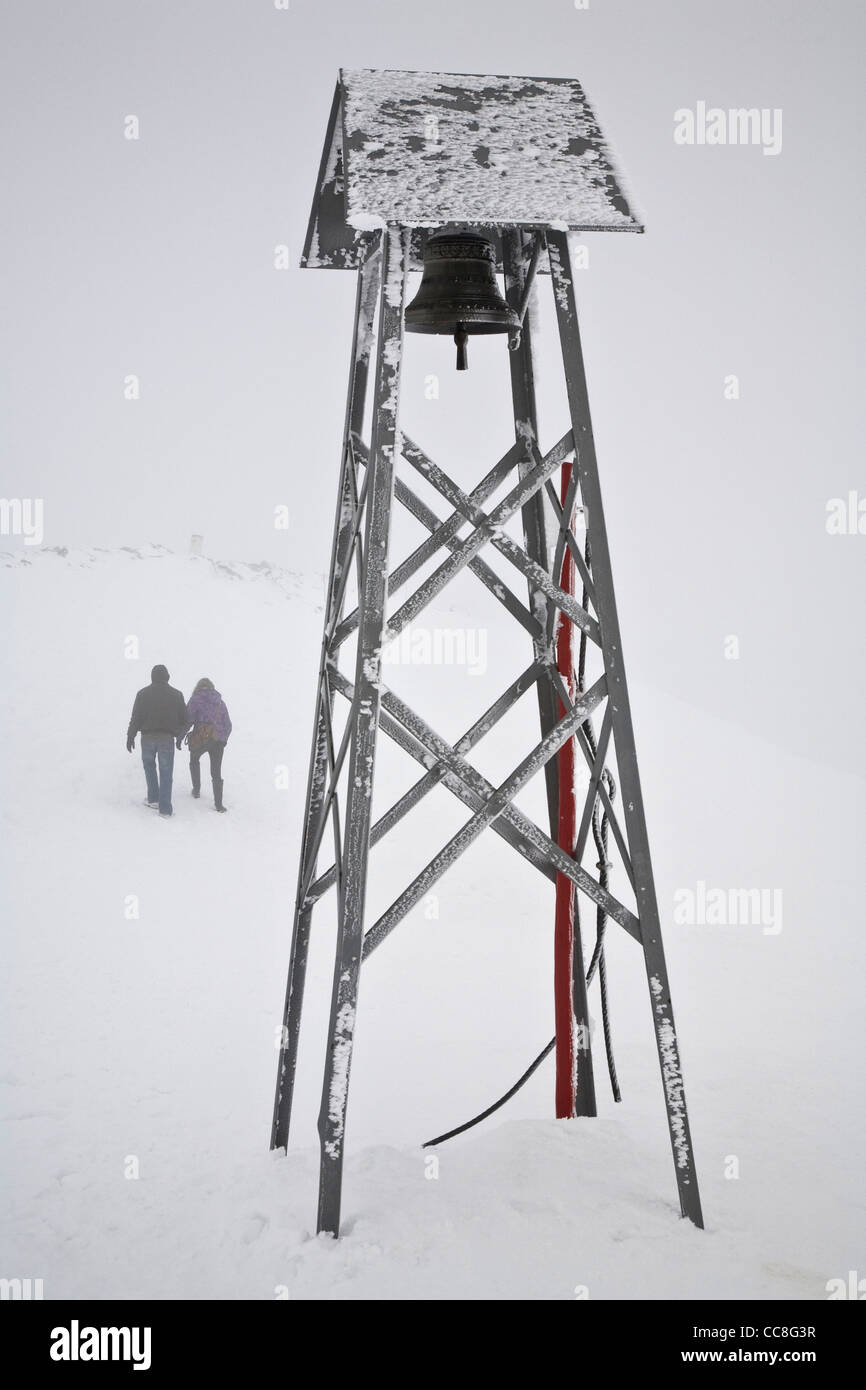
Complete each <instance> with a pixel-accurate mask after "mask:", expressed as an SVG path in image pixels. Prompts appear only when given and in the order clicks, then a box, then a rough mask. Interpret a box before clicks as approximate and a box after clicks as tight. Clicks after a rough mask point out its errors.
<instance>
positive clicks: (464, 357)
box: [454, 323, 469, 372]
mask: <svg viewBox="0 0 866 1390" xmlns="http://www.w3.org/2000/svg"><path fill="white" fill-rule="evenodd" d="M454 341H455V343H456V344H457V370H458V372H466V371H468V370H469V354H468V352H467V350H466V345H467V343H468V342H469V334H468V333H467V332H466V328H465V326H464V325H463V324H462V323H458V325H457V332H456V333H455V334H454Z"/></svg>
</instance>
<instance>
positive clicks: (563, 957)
mask: <svg viewBox="0 0 866 1390" xmlns="http://www.w3.org/2000/svg"><path fill="white" fill-rule="evenodd" d="M571 467H572V466H571V463H570V462H566V463H563V465H562V480H561V484H560V487H561V493H560V496H561V501H562V502H563V504H564V503H565V498H566V492H567V489H568V484H569V481H570V478H571ZM559 582H560V587H561V588H562V589H564V590H565V592H566V593H567V594H573V593H574V587H575V586H574V560H573V558H572V554H571V551H570V550H569V549H568V547H567V546H566V549H565V552H564V554H563V557H562V574H561V576H560V581H559ZM556 666H557V670H558V671H559V674H560V675H561V676H562V679H563V682H564V684H565V686H566V689H567V690H568V693H569V695H570V697H571V698H572V700H573V699H574V696H575V691H576V684H577V683H576V679H575V671H574V628H573V624H572V622H571V619H570V618H568V617H566V615H565V614H564V613H562V612H560V614H559V615H558V622H557V628H556ZM558 707H559V717H560V719H562V718H563V717H564V715H565V709H564V708H563V705H562V702H561V701H559V706H558ZM575 753H576V746H575V740H574V739H573V738H570V739H567V740H566V742H565V743H564V744H563V745H562V747H561V748H560V750H559V753H558V754H557V759H558V763H559V833H558V843H559V847H560V849H564V850H565V852H566V854H573V853H574V842H575V838H576V836H577V793H576V789H575V785H574V759H575ZM573 962H574V884H573V883H572V881H571V879H570V878H567V877H566V875H565V874H557V876H556V920H555V926H554V937H553V999H554V1018H555V1020H556V1117H557V1119H559V1120H562V1119H571V1118H572V1117H573V1116H574V1113H575V1108H574V1098H575V1087H576V1081H577V1076H576V1070H575V1058H576V1054H575V1045H574V979H573Z"/></svg>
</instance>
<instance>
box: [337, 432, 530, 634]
mask: <svg viewBox="0 0 866 1390" xmlns="http://www.w3.org/2000/svg"><path fill="white" fill-rule="evenodd" d="M354 447H355V453H356V454H357V455H358V457H359V458H360V460H361V462H362V463H363V464H364V465H365V466H366V464H367V449H366V447H365V445H364V444H363V443H362V441H361V440H360V439H357V440H355V445H354ZM521 458H522V451H521V450H520V449H519V448H518V446H517V445H516V444H512V446H511V448H510V449H509V450H508V452H507V453H506V454H503V456H502V458H501V459H500V460H499V462H498V463H497V464H496V465H495V466H494V467H493V468H491V470H490V472H489V473H487V474H486V475H485V477H483V478H482V479H481V482H480V483H479V484H478V486H477V487H475V488H473V490H472V492H471V493H470V494H469V496H470V497H471V499H472V501H473V502H475V503H480V502H485V501H486V500H487V498H488V497H489V496H490V495H491V494H492V493H494V492H495V491H496V489H497V488H498V487H499V485H500V483H502V482H504V480H505V479H506V478H507V477H508V474H509V473H511V472H513V470H514V469H515V468H516V467H517V464H518V462H519V460H520V459H521ZM394 494H395V496H396V498H397V500H398V502H401V503H402V504H403V506H404V507H406V509H407V510H408V511H410V512H411V513H412V515H413V516H414V517H415V519H416V521H420V523H421V525H422V526H426V527H427V530H428V531H430V532H431V533H432V534H431V535H429V536H428V537H427V539H426V540H425V541H422V542H421V544H420V545H419V546H418V547H417V549H415V550H413V552H412V554H411V555H408V556H407V557H406V559H405V560H404V561H403V562H402V563H401V564H399V565H398V566H397V568H396V569H395V570H394V573H393V574H392V575H391V578H390V581H389V584H388V595H389V597H390V596H391V595H392V594H395V593H396V592H397V591H398V589H401V588H402V587H403V585H404V584H406V583H407V582H408V580H410V579H411V578H412V575H413V574H417V572H418V570H419V569H420V568H421V566H422V565H424V564H426V563H427V561H428V560H429V559H430V558H431V556H433V555H435V554H436V551H437V550H441V548H442V547H443V546H448V548H449V549H450V550H456V549H457V546H458V545H460V541H459V540H458V539H456V537H457V532H458V531H459V530H460V528H461V526H464V525H465V524H466V518H465V517H464V516H463V514H462V513H461V512H458V511H455V512H452V514H451V516H449V517H448V518H447V519H446V520H445V521H442V522H440V521H439V518H438V517H437V516H435V515H434V513H433V512H432V511H431V510H430V508H429V507H427V506H425V504H424V503H423V502H422V501H421V499H420V497H417V496H416V494H415V493H414V492H412V490H411V489H410V488H409V487H407V486H406V484H405V483H404V482H403V481H402V479H400V478H398V479H397V480H396V483H395V488H394ZM469 568H470V569H471V570H472V571H473V572H474V573H476V574H480V573H481V571H482V570H484V571H487V570H488V566H486V565H485V564H484V562H483V561H481V560H477V561H473V562H472V564H470V566H469ZM489 573H490V575H492V576H493V577H494V578H495V580H496V586H497V587H496V588H494V587H493V586H492V585H488V588H490V589H491V592H493V593H494V594H495V596H496V597H497V598H498V599H500V601H502V595H501V594H500V593H499V592H498V590H499V589H503V588H504V587H505V586H504V585H503V584H502V582H501V581H500V579H499V577H498V575H494V572H493V571H492V570H490V571H489ZM508 592H509V593H510V590H509V591H508ZM512 598H513V595H512ZM516 602H517V600H516V599H515V603H516ZM518 608H519V609H520V612H519V613H517V612H515V613H514V615H513V616H514V617H516V618H517V620H518V622H522V623H523V624H524V626H526V621H525V619H526V618H528V619H529V621H530V622H532V623H533V625H534V627H535V628H537V627H538V624H537V623H536V621H535V619H534V618H533V617H532V615H531V614H529V613H527V611H526V609H524V608H523V607H522V605H518ZM357 626H358V610H357V608H355V609H354V610H353V611H352V612H351V613H349V614H348V615H347V617H346V618H344V619H343V621H342V622H341V623H340V625H339V627H338V628H337V629H336V631H335V633H334V637H333V641H332V643H331V650H332V651H336V649H337V648H338V647H340V646H342V644H343V643H344V642H345V641H346V639H347V637H350V636H351V634H352V633H353V632H354V631H355V628H356V627H357Z"/></svg>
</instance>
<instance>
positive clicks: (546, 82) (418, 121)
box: [301, 68, 643, 270]
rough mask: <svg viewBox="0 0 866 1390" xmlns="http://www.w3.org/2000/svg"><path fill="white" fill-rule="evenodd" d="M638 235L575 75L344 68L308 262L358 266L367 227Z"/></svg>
mask: <svg viewBox="0 0 866 1390" xmlns="http://www.w3.org/2000/svg"><path fill="white" fill-rule="evenodd" d="M388 223H391V224H397V225H399V226H402V227H410V228H413V229H417V232H416V233H415V234H414V235H413V237H412V251H411V264H410V268H411V269H421V250H422V247H423V242H424V235H423V231H424V230H425V229H428V228H431V227H447V226H465V225H471V226H476V227H486V228H489V229H490V231H491V233H492V235H493V237H494V240H495V241H496V242H497V245H498V243H499V237H498V235H497V229H499V228H502V227H515V226H519V227H536V228H544V227H553V228H556V229H558V230H565V229H568V230H571V231H581V232H586V231H606V232H642V231H643V226H642V224H641V223H640V221H639V220H638V218H637V217H636V216H635V214H634V212H633V210H632V208H631V206H630V204H629V200H628V199H627V197H626V194H625V192H624V183H623V179H622V176H621V175H620V173H619V172H618V170H617V168H616V165H615V162H614V159H613V157H612V155H611V153H610V150H609V149H608V147H607V144H606V142H605V139H604V136H603V134H602V131H601V127H600V126H599V124H598V121H597V120H596V117H595V114H594V112H593V110H592V107H591V106H590V105H589V102H588V101H587V99H586V97H585V95H584V92H583V88H582V87H581V85H580V83H579V82H578V81H576V80H575V79H574V78H568V77H484V76H479V75H466V74H463V73H426V72H381V71H375V70H373V69H369V68H363V69H346V68H343V69H341V71H340V78H339V81H338V83H337V87H336V90H335V92H334V100H333V104H332V106H331V116H330V120H329V122H328V131H327V135H326V137H325V147H324V150H323V153H322V163H321V166H320V169H319V181H318V187H317V191H316V196H315V199H314V201H313V209H312V213H311V215H310V223H309V227H308V229H307V238H306V242H305V244H304V253H303V256H302V259H301V265H302V266H305V267H308V268H310V269H325V268H335V269H341V270H348V269H356V268H357V267H358V266H359V265H360V262H361V257H360V242H361V239H362V237H363V234H364V233H365V232H369V231H372V230H374V229H375V228H378V227H383V226H385V225H386V224H388Z"/></svg>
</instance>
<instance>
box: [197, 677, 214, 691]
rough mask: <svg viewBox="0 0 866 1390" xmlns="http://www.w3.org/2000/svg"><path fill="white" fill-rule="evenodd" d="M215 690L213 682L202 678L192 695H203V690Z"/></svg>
mask: <svg viewBox="0 0 866 1390" xmlns="http://www.w3.org/2000/svg"><path fill="white" fill-rule="evenodd" d="M213 689H215V687H214V683H213V681H212V680H208V678H207V676H202V678H201V680H200V681H197V682H196V687H195V690H194V691H193V692H192V693H193V695H201V693H202V691H203V690H213Z"/></svg>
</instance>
